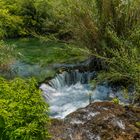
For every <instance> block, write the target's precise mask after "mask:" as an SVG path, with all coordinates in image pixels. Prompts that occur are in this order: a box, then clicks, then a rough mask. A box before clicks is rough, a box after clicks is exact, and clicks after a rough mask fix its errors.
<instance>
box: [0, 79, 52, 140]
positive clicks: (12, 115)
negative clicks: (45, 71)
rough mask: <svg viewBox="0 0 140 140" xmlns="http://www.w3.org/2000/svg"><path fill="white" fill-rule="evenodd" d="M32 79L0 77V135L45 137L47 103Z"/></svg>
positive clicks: (7, 139)
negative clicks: (10, 79) (6, 78)
mask: <svg viewBox="0 0 140 140" xmlns="http://www.w3.org/2000/svg"><path fill="white" fill-rule="evenodd" d="M36 85H37V83H36V81H35V80H34V79H29V80H22V79H19V78H17V79H15V80H12V81H6V80H5V79H3V78H0V124H1V125H0V138H1V139H2V140H19V139H20V140H44V139H46V138H48V137H49V134H48V132H47V127H48V124H49V118H48V105H47V104H46V103H45V102H44V99H43V97H42V94H41V91H40V90H38V89H37V88H36Z"/></svg>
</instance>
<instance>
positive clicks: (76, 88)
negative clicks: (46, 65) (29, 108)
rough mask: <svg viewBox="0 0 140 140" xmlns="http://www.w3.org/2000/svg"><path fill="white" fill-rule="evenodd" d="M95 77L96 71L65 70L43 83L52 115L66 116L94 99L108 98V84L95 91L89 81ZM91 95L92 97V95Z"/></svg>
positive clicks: (98, 87) (55, 116)
mask: <svg viewBox="0 0 140 140" xmlns="http://www.w3.org/2000/svg"><path fill="white" fill-rule="evenodd" d="M94 77H95V72H83V73H80V72H79V71H78V70H77V71H71V72H63V73H62V74H58V75H57V76H56V77H55V78H54V79H52V80H50V81H49V83H48V84H45V83H43V84H42V85H41V86H40V89H42V90H43V92H44V96H45V98H46V101H47V102H48V103H49V105H50V116H51V117H53V118H64V117H65V116H67V115H68V114H70V113H71V112H74V111H75V110H77V109H78V108H81V107H85V106H87V105H88V104H89V99H90V98H91V99H92V100H107V99H108V94H109V90H110V89H109V87H108V86H101V85H100V86H97V87H96V89H95V90H94V91H93V90H92V89H91V87H90V84H89V81H90V80H91V79H93V78H94ZM90 96H91V97H90Z"/></svg>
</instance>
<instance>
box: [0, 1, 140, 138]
mask: <svg viewBox="0 0 140 140" xmlns="http://www.w3.org/2000/svg"><path fill="white" fill-rule="evenodd" d="M139 13H140V1H139V0H123V1H122V0H115V1H114V0H57V1H56V0H0V39H9V38H19V37H33V36H35V37H37V38H39V39H40V40H42V42H48V41H50V40H54V41H55V43H56V44H57V43H58V42H59V43H61V47H58V48H57V49H56V48H55V49H54V47H52V50H53V51H50V49H49V51H48V52H49V53H48V52H47V51H46V48H45V49H44V47H43V48H42V49H43V50H44V52H43V57H44V56H45V55H47V56H49V58H45V59H44V60H45V62H43V63H42V61H40V60H39V58H40V57H39V56H38V55H37V54H36V53H34V52H33V51H34V48H30V49H29V50H30V51H32V52H33V53H34V55H33V57H32V56H30V57H29V58H26V60H24V61H29V60H30V59H32V60H33V61H34V63H39V64H41V65H44V63H47V64H48V63H49V62H52V61H53V62H64V61H63V59H62V58H66V61H67V62H72V61H75V58H76V59H79V57H80V58H82V60H83V58H84V59H85V57H86V56H95V57H98V58H100V59H102V60H103V61H105V63H106V65H107V66H108V68H107V70H105V71H101V72H100V73H99V76H98V78H97V81H108V82H121V83H122V85H123V86H125V87H126V88H128V87H129V86H133V88H134V96H133V103H135V102H136V101H139V100H140V79H139V78H140V62H139V60H140V14H139ZM64 43H65V44H64ZM62 44H63V45H62ZM62 46H67V47H62ZM24 47H26V46H24ZM47 47H48V46H47ZM14 50H15V48H14V47H13V46H8V45H7V44H5V43H4V42H3V41H0V73H2V72H3V71H9V65H10V64H12V63H13V62H14V60H15V57H17V53H16V54H15V51H14ZM47 50H48V48H47ZM30 51H29V52H30ZM29 52H25V51H24V52H23V53H24V55H28V53H29ZM50 52H51V53H50ZM53 52H55V53H53ZM73 52H74V53H73ZM85 54H86V55H85ZM28 56H29V55H28ZM47 56H46V57H47ZM24 58H25V57H24ZM69 58H70V59H69ZM27 59H28V60H27ZM56 59H57V60H56ZM80 60H81V59H80ZM28 63H29V62H28ZM47 111H48V106H47V105H46V104H45V103H44V101H43V99H42V97H41V92H40V91H39V90H37V89H36V82H35V81H34V80H22V79H15V80H12V81H7V80H4V79H3V78H1V79H0V138H1V139H3V140H6V139H10V140H16V139H21V140H22V139H24V140H31V139H37V140H41V139H45V138H46V137H48V136H49V134H48V133H47V126H48V124H46V122H49V119H48V115H47Z"/></svg>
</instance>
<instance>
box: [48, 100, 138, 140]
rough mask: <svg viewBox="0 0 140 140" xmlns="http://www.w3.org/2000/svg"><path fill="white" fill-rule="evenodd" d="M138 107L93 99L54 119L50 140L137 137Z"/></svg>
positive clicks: (130, 139)
mask: <svg viewBox="0 0 140 140" xmlns="http://www.w3.org/2000/svg"><path fill="white" fill-rule="evenodd" d="M139 121H140V108H136V107H135V108H133V107H129V106H127V107H123V106H121V105H117V104H113V103H111V102H96V103H92V104H90V105H89V106H87V107H85V108H81V109H78V110H77V111H76V112H74V113H71V114H70V115H68V116H67V117H66V118H65V119H63V120H56V119H55V120H53V121H52V125H51V128H50V133H51V134H52V136H53V137H52V140H140V128H139V127H138V126H137V125H136V123H137V122H139Z"/></svg>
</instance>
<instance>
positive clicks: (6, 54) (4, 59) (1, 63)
mask: <svg viewBox="0 0 140 140" xmlns="http://www.w3.org/2000/svg"><path fill="white" fill-rule="evenodd" d="M15 57H16V55H15V51H14V47H13V46H8V45H7V44H5V43H4V42H3V41H0V71H8V70H9V68H10V64H12V63H13V62H14V61H15Z"/></svg>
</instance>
